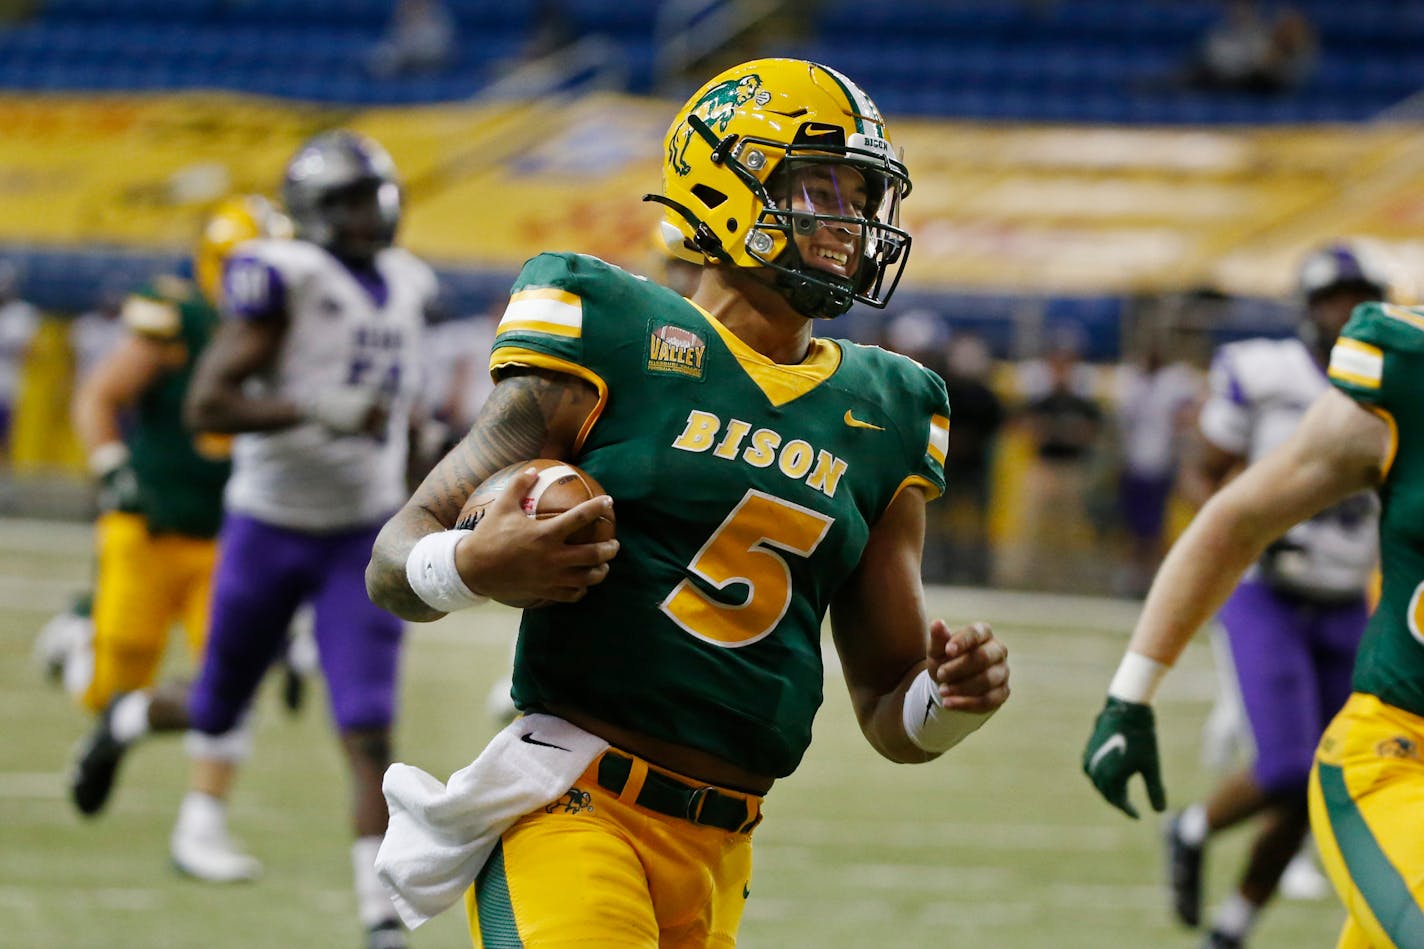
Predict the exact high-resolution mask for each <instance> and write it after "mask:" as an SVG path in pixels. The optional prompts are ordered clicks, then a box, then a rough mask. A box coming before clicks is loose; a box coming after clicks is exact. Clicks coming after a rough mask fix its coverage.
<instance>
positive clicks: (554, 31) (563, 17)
mask: <svg viewBox="0 0 1424 949" xmlns="http://www.w3.org/2000/svg"><path fill="white" fill-rule="evenodd" d="M530 19H531V20H533V22H534V25H533V28H532V29H531V30H530V32H529V38H528V39H526V40H525V41H524V45H523V47H521V48H520V50H519V56H520V58H521V59H522V60H523V61H525V62H531V61H533V60H536V59H543V58H544V57H545V56H548V55H550V54H552V53H557V52H558V51H559V50H561V49H563V48H564V47H565V46H568V45H569V44H570V43H572V42H573V41H574V40H576V39H578V30H577V29H576V28H575V26H574V23H573V21H572V20H571V19H569V14H568V11H567V10H565V9H564V4H563V3H562V2H561V0H538V2H537V3H535V4H534V9H533V10H532V11H531V12H530Z"/></svg>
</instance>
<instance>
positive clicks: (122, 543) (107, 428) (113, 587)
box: [71, 196, 286, 814]
mask: <svg viewBox="0 0 1424 949" xmlns="http://www.w3.org/2000/svg"><path fill="white" fill-rule="evenodd" d="M285 226H286V225H285V218H283V217H282V216H281V215H279V214H278V213H277V212H275V211H274V210H273V209H272V207H271V206H270V205H269V204H268V203H267V202H266V201H265V200H264V199H262V198H260V197H255V196H244V197H235V198H229V199H226V200H225V201H223V202H221V203H220V204H219V205H218V207H217V208H216V209H215V210H214V211H213V212H212V214H211V215H210V216H209V218H208V219H207V221H206V223H205V225H204V228H203V232H202V234H201V236H200V239H199V243H198V248H197V252H196V254H195V257H194V271H195V276H196V278H197V283H196V284H195V283H194V282H192V281H188V280H183V279H180V278H178V277H172V276H164V277H160V278H157V279H156V280H154V281H153V282H152V283H151V284H150V285H148V286H146V287H144V288H143V289H141V290H139V291H137V292H135V293H134V294H132V295H131V296H129V298H128V299H127V300H125V301H124V305H123V309H122V311H121V315H120V319H121V320H122V321H123V324H124V327H125V329H126V331H127V332H126V335H125V337H124V339H123V340H122V341H121V342H120V343H119V344H118V345H117V346H116V347H115V348H114V350H113V351H112V352H110V353H109V354H108V355H107V356H106V357H105V358H104V359H103V360H102V361H101V362H100V363H99V365H97V366H96V367H95V368H94V370H93V371H92V372H91V373H90V374H89V375H88V376H87V377H86V379H85V381H84V383H83V384H82V385H81V386H80V388H79V390H78V392H76V394H75V398H74V406H73V416H74V426H75V431H76V433H77V434H78V435H79V438H80V441H81V443H82V444H83V445H84V447H85V449H86V450H87V451H88V453H89V463H90V469H91V471H92V472H93V473H94V475H95V477H96V478H97V480H98V483H99V490H98V500H99V507H100V512H101V513H100V514H99V518H98V521H97V523H96V525H95V541H96V547H97V561H96V565H97V566H96V577H95V594H94V606H93V622H94V640H93V645H92V649H93V673H92V678H91V679H90V681H89V683H88V686H87V688H86V689H85V690H84V692H83V693H82V695H81V702H82V703H83V704H84V705H85V706H86V707H87V708H88V709H89V710H91V711H93V712H101V713H102V714H103V715H104V716H105V717H111V716H114V715H117V716H119V718H120V719H123V721H121V722H120V724H119V731H120V733H121V734H125V735H131V734H132V733H134V732H135V730H140V731H146V730H147V729H149V728H150V727H152V728H155V729H158V730H163V729H164V728H165V724H166V723H165V722H164V721H162V716H161V715H160V716H159V719H160V720H158V721H151V720H150V713H149V710H148V709H147V707H146V705H145V707H143V708H142V709H141V710H140V707H139V706H140V702H139V700H138V699H137V698H135V699H133V700H132V701H131V702H130V705H132V706H133V707H132V709H131V710H121V708H120V707H118V706H121V705H122V702H113V700H114V699H115V698H116V697H118V696H123V695H125V694H128V693H134V690H138V689H143V688H146V687H148V686H151V685H153V683H154V679H155V677H156V675H157V673H158V669H159V664H160V661H161V659H162V656H163V652H164V647H165V646H166V645H167V642H168V636H169V631H170V629H171V627H172V626H173V624H174V623H175V622H177V623H181V624H182V626H183V629H184V633H185V635H186V638H187V643H188V647H189V651H190V653H191V655H192V656H193V657H194V658H195V659H196V657H198V656H199V655H200V654H201V652H202V648H203V643H204V640H205V638H206V633H207V623H208V601H209V593H210V588H211V577H212V572H213V567H214V564H215V562H216V556H217V540H216V537H217V532H218V528H219V526H220V524H221V519H222V496H223V487H224V485H225V484H226V482H227V477H228V473H229V470H230V465H229V462H228V460H227V453H228V452H227V445H226V443H225V442H224V441H222V440H219V439H215V438H213V437H211V436H203V435H195V434H194V433H192V432H190V431H189V430H188V429H187V428H186V427H185V425H184V423H183V417H182V405H183V398H184V394H185V393H186V391H187V388H188V383H189V380H190V377H191V375H192V369H193V366H194V364H195V362H196V361H197V357H198V354H199V353H200V352H202V350H203V348H204V346H206V345H207V343H208V339H209V337H210V336H211V335H212V333H213V331H214V330H215V329H216V327H217V324H218V314H217V310H216V309H215V307H214V304H213V301H214V300H215V299H216V294H217V292H218V284H219V280H220V275H221V266H222V261H223V259H224V258H225V257H226V256H227V254H228V253H229V252H230V251H231V250H232V248H233V247H235V246H236V245H237V244H238V243H240V242H241V241H243V240H247V239H250V238H253V237H257V236H260V235H264V234H269V233H273V232H280V231H281V230H282V229H284V228H285ZM111 703H112V704H113V705H114V706H115V707H111ZM174 727H181V726H177V725H175V726H174ZM92 741H93V739H92V737H91V740H90V741H89V742H88V743H86V744H85V745H84V746H81V749H80V755H79V762H80V763H79V765H78V766H77V768H76V772H75V774H74V775H73V778H72V784H71V791H72V792H73V796H74V801H75V804H76V806H77V807H78V808H79V810H80V811H81V812H83V813H85V814H92V813H95V812H97V811H98V810H99V809H100V808H102V807H103V805H104V802H105V800H106V799H107V796H108V790H109V786H110V784H111V782H112V779H113V773H112V769H111V768H105V767H95V766H94V762H95V761H98V762H99V763H100V764H102V763H103V762H104V761H105V760H106V756H104V755H97V756H96V755H94V754H92V751H93V749H92V748H91V747H90V745H92Z"/></svg>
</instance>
